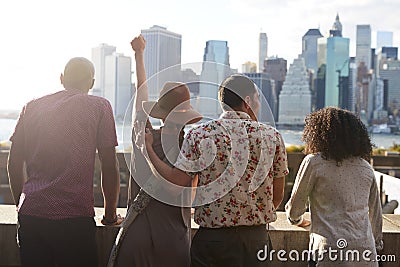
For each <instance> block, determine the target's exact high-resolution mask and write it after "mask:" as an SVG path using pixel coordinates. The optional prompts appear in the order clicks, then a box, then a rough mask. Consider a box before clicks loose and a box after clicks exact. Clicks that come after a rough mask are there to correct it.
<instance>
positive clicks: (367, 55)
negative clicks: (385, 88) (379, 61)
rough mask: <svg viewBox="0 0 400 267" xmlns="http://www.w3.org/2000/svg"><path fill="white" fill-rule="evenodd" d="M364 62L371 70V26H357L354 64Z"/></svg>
mask: <svg viewBox="0 0 400 267" xmlns="http://www.w3.org/2000/svg"><path fill="white" fill-rule="evenodd" d="M361 62H364V63H365V64H364V65H365V66H366V67H367V69H368V70H369V69H371V26H370V25H357V33H356V64H357V66H359V65H360V63H361Z"/></svg>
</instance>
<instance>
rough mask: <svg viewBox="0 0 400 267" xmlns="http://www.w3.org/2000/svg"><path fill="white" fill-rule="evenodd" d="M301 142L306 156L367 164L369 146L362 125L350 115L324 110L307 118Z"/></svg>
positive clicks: (369, 142) (367, 136)
mask: <svg viewBox="0 0 400 267" xmlns="http://www.w3.org/2000/svg"><path fill="white" fill-rule="evenodd" d="M302 140H303V141H304V142H305V143H306V149H305V153H306V154H309V153H318V152H319V153H321V155H322V157H323V158H325V159H332V160H335V161H336V162H338V163H339V162H341V161H342V160H344V159H346V158H350V157H361V158H363V159H365V160H370V158H371V154H372V146H373V145H372V143H371V140H370V138H369V135H368V131H367V128H366V127H365V125H364V123H362V122H361V120H360V119H359V118H358V117H357V116H356V115H355V114H354V113H352V112H350V111H347V110H344V109H340V108H335V107H327V108H324V109H321V110H318V111H315V112H313V113H311V114H309V115H308V116H307V117H306V120H305V126H304V132H303V136H302Z"/></svg>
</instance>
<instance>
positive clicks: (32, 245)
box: [18, 215, 98, 267]
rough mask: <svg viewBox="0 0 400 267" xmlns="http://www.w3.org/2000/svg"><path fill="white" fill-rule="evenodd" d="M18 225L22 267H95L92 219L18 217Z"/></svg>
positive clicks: (94, 237)
mask: <svg viewBox="0 0 400 267" xmlns="http://www.w3.org/2000/svg"><path fill="white" fill-rule="evenodd" d="M18 223H19V228H18V240H19V245H20V252H21V265H22V266H43V267H46V266H57V267H63V266H69V267H70V266H93V267H95V266H96V267H97V265H98V259H97V247H96V235H95V234H96V225H95V222H94V219H93V218H89V217H80V218H71V219H63V220H49V219H45V218H39V217H33V216H26V215H19V216H18Z"/></svg>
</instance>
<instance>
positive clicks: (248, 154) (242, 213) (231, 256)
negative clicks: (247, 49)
mask: <svg viewBox="0 0 400 267" xmlns="http://www.w3.org/2000/svg"><path fill="white" fill-rule="evenodd" d="M259 97H260V96H259V93H258V90H257V89H256V86H255V85H254V83H253V82H252V81H251V80H250V79H249V78H247V77H245V76H242V75H232V76H230V77H228V78H227V79H225V80H224V81H223V82H222V84H221V86H220V88H219V95H218V98H219V101H220V103H221V106H222V108H223V110H224V112H223V114H222V115H221V117H220V118H219V119H217V120H212V121H209V122H207V123H204V124H201V125H199V126H197V127H195V128H193V129H192V130H190V131H189V132H188V134H187V135H186V136H185V139H184V141H183V145H182V148H181V153H180V155H179V157H178V159H177V162H176V164H175V168H172V167H169V166H167V165H166V164H164V163H163V162H162V161H161V160H160V159H159V158H158V157H157V155H156V154H155V153H154V150H153V149H152V146H151V144H152V140H153V138H152V135H151V133H150V131H148V132H147V134H146V149H147V154H148V156H149V159H150V160H151V162H152V164H153V165H154V167H155V169H156V170H157V172H158V173H159V174H160V175H162V176H163V177H164V178H165V179H167V180H169V181H170V182H173V183H175V184H177V185H181V186H185V185H187V184H188V181H191V180H192V179H194V178H198V181H199V182H198V186H197V188H196V197H195V201H194V206H195V216H194V217H195V222H196V223H197V224H199V225H200V228H199V230H198V231H197V233H196V235H195V236H194V238H193V242H192V246H191V263H192V266H195V267H196V266H267V265H268V262H266V261H261V260H259V259H258V257H257V253H258V252H259V251H260V250H263V249H264V247H265V246H270V241H269V234H268V231H267V225H268V224H269V223H270V222H273V221H275V220H276V212H275V211H276V209H277V208H278V206H279V204H280V203H281V201H282V199H283V189H284V177H285V176H286V175H287V174H288V173H289V172H288V167H287V157H286V151H285V145H284V142H283V139H282V136H281V135H280V133H279V132H278V131H277V130H276V129H275V128H273V127H271V126H269V125H266V124H263V123H260V122H258V121H257V116H256V114H258V111H259V108H260V101H259Z"/></svg>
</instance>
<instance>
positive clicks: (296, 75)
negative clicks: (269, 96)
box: [279, 56, 311, 125]
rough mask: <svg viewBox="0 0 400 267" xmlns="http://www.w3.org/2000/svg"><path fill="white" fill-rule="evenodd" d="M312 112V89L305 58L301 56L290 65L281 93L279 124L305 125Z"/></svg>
mask: <svg viewBox="0 0 400 267" xmlns="http://www.w3.org/2000/svg"><path fill="white" fill-rule="evenodd" d="M310 112H311V91H310V85H309V76H308V73H307V69H306V66H305V63H304V59H303V58H302V57H301V56H299V57H298V58H296V59H295V60H294V61H293V63H292V64H291V65H290V67H289V71H288V73H287V75H286V79H285V81H284V83H283V86H282V91H281V93H280V95H279V124H280V125H282V124H284V125H304V119H305V117H306V115H307V114H309V113H310Z"/></svg>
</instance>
